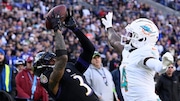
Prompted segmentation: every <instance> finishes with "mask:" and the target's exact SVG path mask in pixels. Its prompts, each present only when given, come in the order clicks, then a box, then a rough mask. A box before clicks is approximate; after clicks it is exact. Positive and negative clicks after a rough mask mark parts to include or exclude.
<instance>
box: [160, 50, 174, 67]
mask: <svg viewBox="0 0 180 101" xmlns="http://www.w3.org/2000/svg"><path fill="white" fill-rule="evenodd" d="M173 63H174V58H173V56H172V54H171V53H169V52H166V53H165V54H164V55H163V56H162V64H163V66H165V67H168V66H169V65H170V64H173Z"/></svg>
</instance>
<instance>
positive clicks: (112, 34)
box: [102, 12, 124, 54]
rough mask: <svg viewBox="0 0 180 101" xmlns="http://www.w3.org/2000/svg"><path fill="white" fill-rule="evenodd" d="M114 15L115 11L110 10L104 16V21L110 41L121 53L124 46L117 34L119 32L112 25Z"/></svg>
mask: <svg viewBox="0 0 180 101" xmlns="http://www.w3.org/2000/svg"><path fill="white" fill-rule="evenodd" d="M112 16H113V13H112V12H109V13H108V14H107V15H106V17H105V18H102V23H103V25H104V26H105V30H106V31H107V33H108V41H109V43H110V45H111V46H112V47H113V48H114V50H115V51H116V52H117V53H118V54H121V53H122V50H123V48H124V46H123V45H121V37H120V36H119V35H117V33H116V32H115V30H114V29H113V27H112Z"/></svg>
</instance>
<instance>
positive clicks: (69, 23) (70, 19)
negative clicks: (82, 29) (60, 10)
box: [64, 9, 77, 30]
mask: <svg viewBox="0 0 180 101" xmlns="http://www.w3.org/2000/svg"><path fill="white" fill-rule="evenodd" d="M72 13H73V12H72V11H70V9H68V16H67V18H66V19H65V22H64V26H65V27H66V28H69V29H71V30H73V29H74V28H75V27H76V26H77V24H76V21H75V19H74V18H73V14H72Z"/></svg>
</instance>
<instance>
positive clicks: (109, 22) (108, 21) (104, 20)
mask: <svg viewBox="0 0 180 101" xmlns="http://www.w3.org/2000/svg"><path fill="white" fill-rule="evenodd" d="M112 16H113V13H112V12H108V14H107V15H106V16H105V18H102V19H101V20H102V23H103V25H104V26H105V30H107V29H108V28H110V27H112Z"/></svg>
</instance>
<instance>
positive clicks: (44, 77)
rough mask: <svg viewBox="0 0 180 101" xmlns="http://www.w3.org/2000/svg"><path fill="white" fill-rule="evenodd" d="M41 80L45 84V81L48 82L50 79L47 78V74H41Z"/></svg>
mask: <svg viewBox="0 0 180 101" xmlns="http://www.w3.org/2000/svg"><path fill="white" fill-rule="evenodd" d="M40 82H41V83H43V84H45V83H47V82H48V79H47V77H46V75H43V74H41V76H40Z"/></svg>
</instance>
